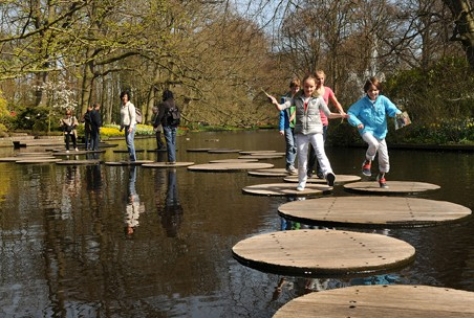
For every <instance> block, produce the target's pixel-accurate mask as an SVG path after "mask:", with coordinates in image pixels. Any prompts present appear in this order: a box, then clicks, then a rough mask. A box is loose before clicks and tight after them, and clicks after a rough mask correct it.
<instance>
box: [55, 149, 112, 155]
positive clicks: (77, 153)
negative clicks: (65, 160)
mask: <svg viewBox="0 0 474 319" xmlns="http://www.w3.org/2000/svg"><path fill="white" fill-rule="evenodd" d="M95 153H105V150H97V151H77V152H76V151H70V152H69V153H66V151H58V152H54V155H56V156H69V155H86V154H95Z"/></svg>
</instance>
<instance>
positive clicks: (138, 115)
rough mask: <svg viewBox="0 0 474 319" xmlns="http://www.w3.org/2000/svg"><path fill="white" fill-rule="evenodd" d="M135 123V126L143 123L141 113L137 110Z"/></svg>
mask: <svg viewBox="0 0 474 319" xmlns="http://www.w3.org/2000/svg"><path fill="white" fill-rule="evenodd" d="M135 121H137V124H142V122H143V116H142V112H141V111H140V110H139V109H137V108H135Z"/></svg>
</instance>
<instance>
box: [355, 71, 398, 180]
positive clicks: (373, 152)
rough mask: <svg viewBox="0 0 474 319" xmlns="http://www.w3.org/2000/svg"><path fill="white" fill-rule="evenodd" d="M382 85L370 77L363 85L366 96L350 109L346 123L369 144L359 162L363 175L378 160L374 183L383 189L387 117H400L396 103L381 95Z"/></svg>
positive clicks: (367, 174)
mask: <svg viewBox="0 0 474 319" xmlns="http://www.w3.org/2000/svg"><path fill="white" fill-rule="evenodd" d="M381 90H382V83H381V82H380V80H379V79H378V78H376V77H371V78H369V79H368V80H367V81H366V82H365V85H364V92H365V93H366V95H365V96H364V97H362V98H361V99H360V100H358V101H357V102H355V103H354V104H352V105H351V106H350V107H349V110H348V111H347V114H348V115H349V120H348V121H349V124H350V125H352V126H355V127H357V129H358V130H359V134H360V135H361V137H362V139H363V140H364V141H365V142H366V143H367V144H368V148H367V151H366V153H365V159H364V162H363V163H362V174H363V175H365V176H372V172H371V166H372V161H373V160H374V159H375V157H376V156H377V157H378V166H379V167H378V168H379V174H378V176H377V181H378V183H379V185H380V187H382V188H387V187H388V186H387V181H386V179H385V174H386V173H388V172H389V170H390V162H389V156H388V147H387V143H386V141H385V137H386V136H387V133H388V129H387V116H389V117H396V116H397V115H399V114H402V111H400V110H399V109H398V108H397V107H396V106H395V104H393V102H392V101H390V100H389V99H388V98H387V97H386V96H384V95H381V94H380V92H381Z"/></svg>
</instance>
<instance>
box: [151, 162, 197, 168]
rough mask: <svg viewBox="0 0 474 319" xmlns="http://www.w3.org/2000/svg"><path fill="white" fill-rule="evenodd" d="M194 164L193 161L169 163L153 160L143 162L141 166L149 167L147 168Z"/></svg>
mask: <svg viewBox="0 0 474 319" xmlns="http://www.w3.org/2000/svg"><path fill="white" fill-rule="evenodd" d="M191 165H194V162H176V163H174V164H171V163H169V162H154V163H149V164H143V165H142V167H149V168H169V167H183V166H191Z"/></svg>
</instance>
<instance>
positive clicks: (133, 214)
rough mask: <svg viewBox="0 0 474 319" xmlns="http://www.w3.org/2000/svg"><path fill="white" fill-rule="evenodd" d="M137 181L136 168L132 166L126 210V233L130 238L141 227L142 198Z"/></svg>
mask: <svg viewBox="0 0 474 319" xmlns="http://www.w3.org/2000/svg"><path fill="white" fill-rule="evenodd" d="M136 180H137V170H136V166H131V167H130V171H129V179H128V192H127V207H126V210H125V232H126V234H127V235H128V236H131V235H133V233H134V231H135V228H136V227H137V226H138V225H139V222H138V218H139V217H140V213H141V208H140V197H139V196H138V194H137V191H136V187H135V182H136Z"/></svg>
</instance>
